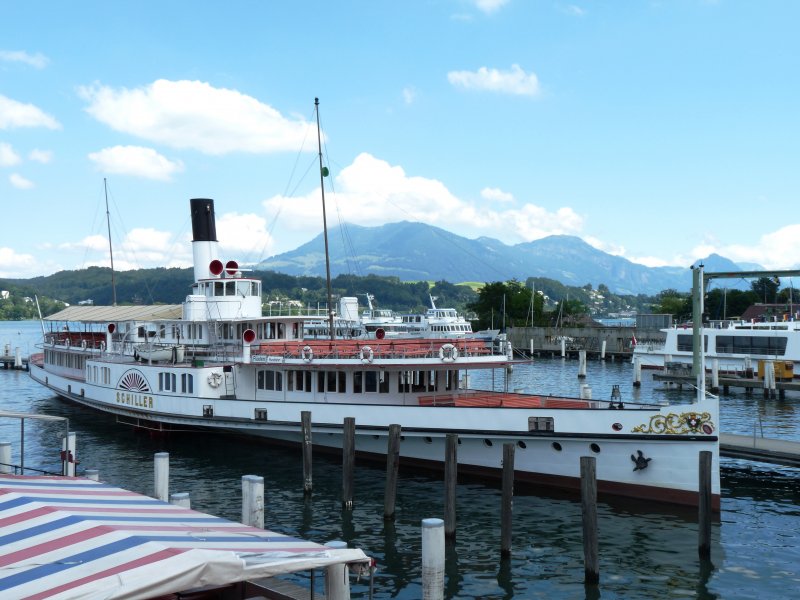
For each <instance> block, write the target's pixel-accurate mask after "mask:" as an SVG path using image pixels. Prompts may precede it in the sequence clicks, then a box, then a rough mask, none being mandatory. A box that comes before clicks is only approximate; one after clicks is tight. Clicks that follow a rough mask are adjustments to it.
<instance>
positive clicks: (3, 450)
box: [0, 442, 14, 475]
mask: <svg viewBox="0 0 800 600" xmlns="http://www.w3.org/2000/svg"><path fill="white" fill-rule="evenodd" d="M13 472H14V467H13V466H12V465H11V442H0V473H1V474H3V475H9V474H11V473H13Z"/></svg>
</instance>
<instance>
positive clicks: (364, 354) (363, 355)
mask: <svg viewBox="0 0 800 600" xmlns="http://www.w3.org/2000/svg"><path fill="white" fill-rule="evenodd" d="M358 357H359V358H360V359H361V362H363V363H371V362H372V359H373V358H375V353H374V352H373V351H372V348H370V347H369V346H362V347H361V350H360V351H359V353H358Z"/></svg>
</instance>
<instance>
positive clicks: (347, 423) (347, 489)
mask: <svg viewBox="0 0 800 600" xmlns="http://www.w3.org/2000/svg"><path fill="white" fill-rule="evenodd" d="M355 462H356V419H355V417H345V418H344V428H343V430H342V505H343V506H344V507H345V508H346V509H351V508H353V474H354V471H355Z"/></svg>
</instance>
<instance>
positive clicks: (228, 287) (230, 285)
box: [225, 281, 236, 296]
mask: <svg viewBox="0 0 800 600" xmlns="http://www.w3.org/2000/svg"><path fill="white" fill-rule="evenodd" d="M225 295H226V296H235V295H236V282H235V281H226V282H225Z"/></svg>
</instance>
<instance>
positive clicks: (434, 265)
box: [257, 221, 762, 295]
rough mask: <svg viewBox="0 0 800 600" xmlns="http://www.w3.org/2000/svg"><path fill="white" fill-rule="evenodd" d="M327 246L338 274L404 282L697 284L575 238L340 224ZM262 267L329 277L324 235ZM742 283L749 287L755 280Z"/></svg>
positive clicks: (682, 272) (681, 272)
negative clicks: (510, 237)
mask: <svg viewBox="0 0 800 600" xmlns="http://www.w3.org/2000/svg"><path fill="white" fill-rule="evenodd" d="M328 245H329V251H330V257H331V258H330V268H331V276H332V277H335V276H336V275H339V274H342V273H345V274H348V273H349V274H354V275H369V274H374V275H383V276H396V277H399V278H400V279H401V280H403V281H417V280H429V281H440V280H446V281H449V282H461V281H484V282H489V281H506V280H509V279H517V280H519V281H525V280H526V279H527V278H528V277H548V278H551V279H555V280H557V281H560V282H562V283H564V284H566V285H575V286H584V285H586V284H592V285H593V286H594V287H597V286H598V285H599V284H601V283H602V284H605V285H606V286H608V288H609V289H610V290H611V291H612V292H614V293H617V294H651V295H652V294H657V293H658V292H660V291H662V290H666V289H675V290H678V291H688V290H690V289H691V286H692V276H691V271H690V269H689V267H690V265H686V267H646V266H644V265H641V264H638V263H634V262H631V261H629V260H627V259H625V258H622V257H620V256H614V255H612V254H608V253H607V252H603V251H602V250H598V249H597V248H594V247H593V246H590V245H589V244H587V243H586V242H584V241H583V240H582V239H580V238H578V237H575V236H569V235H552V236H549V237H545V238H541V239H538V240H534V241H532V242H524V243H520V244H514V245H508V244H505V243H503V242H501V241H500V240H497V239H494V238H489V237H481V238H477V239H469V238H465V237H462V236H459V235H456V234H454V233H451V232H449V231H446V230H444V229H441V228H439V227H433V226H431V225H426V224H424V223H417V222H410V221H402V222H398V223H388V224H386V225H381V226H377V227H363V226H359V225H352V224H345V225H342V226H338V227H334V228H331V229H329V237H328ZM702 262H703V263H704V265H705V267H706V270H707V271H741V270H745V268H744V267H742V266H740V265H737V264H736V263H734V262H733V261H731V260H728V259H727V258H724V257H722V256H719V255H717V254H712V255H710V256H708V257H707V258H706V259H704V261H702ZM257 268H258V269H263V270H274V271H279V272H282V273H286V274H289V275H312V276H323V277H324V276H325V244H324V238H323V236H322V234H320V235H318V236H317V237H315V238H314V239H312V240H311V241H309V242H307V243H305V244H303V245H302V246H299V247H298V248H296V249H294V250H291V251H289V252H284V253H283V254H279V255H275V256H273V257H271V258H269V259H267V260H265V261H263V262H261V263H259V264H258V266H257ZM746 268H747V269H753V268H758V269H761V268H762V267H757V266H755V265H748V266H747V267H746ZM738 285H739V286H740V287H743V288H746V289H749V283H744V282H742V283H739V284H738ZM729 287H733V286H729Z"/></svg>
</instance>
